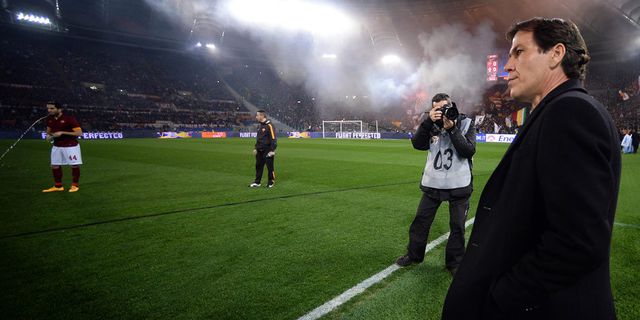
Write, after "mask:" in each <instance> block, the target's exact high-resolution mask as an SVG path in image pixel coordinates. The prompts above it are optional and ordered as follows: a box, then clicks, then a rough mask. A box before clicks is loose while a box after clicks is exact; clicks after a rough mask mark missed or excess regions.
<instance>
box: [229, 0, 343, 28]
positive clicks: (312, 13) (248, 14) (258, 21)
mask: <svg viewBox="0 0 640 320" xmlns="http://www.w3.org/2000/svg"><path fill="white" fill-rule="evenodd" d="M224 7H225V8H226V10H227V11H228V12H229V14H230V15H231V16H232V17H234V18H235V19H237V20H238V21H239V22H242V23H245V24H247V25H255V26H258V27H272V28H273V27H275V28H282V29H285V30H292V31H307V32H311V33H316V34H325V35H335V34H338V35H340V34H344V33H345V32H349V31H354V30H356V28H355V26H356V23H355V22H354V20H353V19H352V18H351V17H349V16H348V15H347V14H345V13H344V12H342V11H341V10H339V9H338V8H336V7H333V6H330V5H328V4H322V3H317V2H310V1H302V0H228V1H227V2H226V5H225V6H224Z"/></svg>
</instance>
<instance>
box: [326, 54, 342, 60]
mask: <svg viewBox="0 0 640 320" xmlns="http://www.w3.org/2000/svg"><path fill="white" fill-rule="evenodd" d="M337 58H338V55H336V54H335V53H325V54H323V55H322V59H329V60H335V59H337Z"/></svg>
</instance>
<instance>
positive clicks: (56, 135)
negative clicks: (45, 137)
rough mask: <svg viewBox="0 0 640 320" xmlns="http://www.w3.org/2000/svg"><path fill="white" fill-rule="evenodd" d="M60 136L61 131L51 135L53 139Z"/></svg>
mask: <svg viewBox="0 0 640 320" xmlns="http://www.w3.org/2000/svg"><path fill="white" fill-rule="evenodd" d="M61 135H62V131H58V132H54V133H52V134H51V136H52V137H54V138H58V137H60V136H61Z"/></svg>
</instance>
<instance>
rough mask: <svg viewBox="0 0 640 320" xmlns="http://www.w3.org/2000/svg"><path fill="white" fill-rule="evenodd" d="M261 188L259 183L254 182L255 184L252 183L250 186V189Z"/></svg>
mask: <svg viewBox="0 0 640 320" xmlns="http://www.w3.org/2000/svg"><path fill="white" fill-rule="evenodd" d="M259 186H260V184H259V183H255V182H254V183H252V184H250V185H249V188H257V187H259Z"/></svg>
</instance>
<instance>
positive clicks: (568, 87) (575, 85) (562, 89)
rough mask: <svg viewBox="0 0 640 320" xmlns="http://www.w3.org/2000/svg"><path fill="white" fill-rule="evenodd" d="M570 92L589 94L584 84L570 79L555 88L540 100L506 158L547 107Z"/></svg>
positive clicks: (508, 150) (510, 147)
mask: <svg viewBox="0 0 640 320" xmlns="http://www.w3.org/2000/svg"><path fill="white" fill-rule="evenodd" d="M569 91H582V92H584V93H587V90H585V89H584V88H583V87H582V84H581V83H580V80H578V79H569V80H567V81H565V82H563V83H561V84H560V85H559V86H557V87H555V89H553V90H551V92H549V93H548V94H547V95H546V96H545V97H544V98H542V100H540V103H539V104H538V106H537V107H536V108H535V109H534V110H533V111H532V112H531V114H530V115H529V118H528V119H527V123H525V125H524V126H523V127H522V130H520V132H518V136H517V137H516V139H515V140H514V141H513V142H512V143H511V145H510V146H509V149H507V153H506V154H505V157H506V155H507V154H510V153H511V152H512V151H513V150H515V149H516V147H517V146H518V145H519V144H520V141H521V140H522V138H523V137H524V136H525V135H526V134H527V131H529V128H531V126H532V125H533V123H534V122H536V120H537V119H538V118H539V117H540V115H541V114H542V113H543V112H542V111H543V110H544V109H545V107H546V106H547V105H548V104H549V103H550V102H551V101H553V100H554V99H555V98H557V97H558V96H559V95H561V94H563V93H566V92H569Z"/></svg>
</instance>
